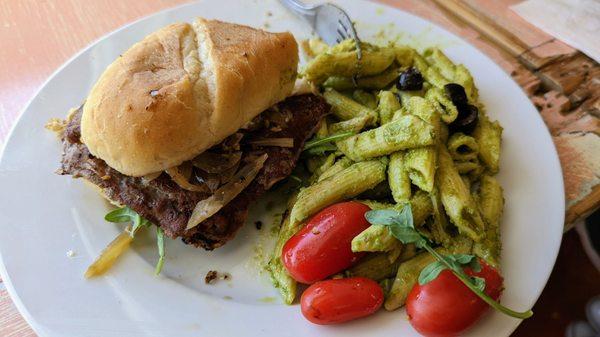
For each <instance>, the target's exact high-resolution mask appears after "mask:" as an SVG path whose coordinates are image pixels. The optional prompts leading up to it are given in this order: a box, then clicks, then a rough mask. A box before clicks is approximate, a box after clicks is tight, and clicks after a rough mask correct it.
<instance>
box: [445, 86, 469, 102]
mask: <svg viewBox="0 0 600 337" xmlns="http://www.w3.org/2000/svg"><path fill="white" fill-rule="evenodd" d="M444 91H445V92H446V95H448V97H450V100H451V101H452V103H454V105H456V106H457V107H458V105H459V104H468V103H469V101H468V100H467V93H466V92H465V88H463V86H462V85H460V84H456V83H448V84H446V85H445V86H444Z"/></svg>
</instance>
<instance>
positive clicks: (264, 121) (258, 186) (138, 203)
mask: <svg viewBox="0 0 600 337" xmlns="http://www.w3.org/2000/svg"><path fill="white" fill-rule="evenodd" d="M328 112H329V106H328V105H327V103H325V101H324V100H323V99H322V98H320V97H318V96H315V95H310V94H309V95H300V96H294V97H290V98H288V99H286V100H285V101H283V102H281V103H279V104H277V105H276V106H274V107H273V108H271V109H269V110H267V111H265V112H263V113H262V114H261V115H260V116H259V117H257V118H256V119H255V120H254V121H253V123H250V124H251V127H249V128H248V129H246V130H240V132H241V133H242V134H243V136H241V137H240V135H239V134H235V135H233V136H232V137H230V138H228V139H226V140H225V141H223V143H221V144H219V145H217V146H216V147H215V149H214V150H216V151H223V150H227V149H230V148H233V149H235V148H238V147H240V148H241V150H242V151H243V155H242V159H241V161H242V162H244V161H245V160H247V159H248V158H252V157H254V156H257V155H260V154H262V153H267V154H268V159H267V161H266V162H265V164H264V166H263V168H262V169H261V171H260V172H259V174H258V175H257V176H256V178H255V179H254V181H253V182H252V183H251V184H250V185H249V186H248V187H247V188H246V189H245V190H244V191H242V193H240V194H239V195H238V196H237V197H236V198H235V199H233V200H232V201H231V202H230V203H229V204H227V205H225V206H224V207H223V208H222V209H221V210H220V211H219V212H217V213H216V214H215V215H213V216H212V217H210V218H208V219H207V220H205V221H203V222H202V223H200V224H199V225H198V226H196V227H194V228H192V229H190V230H185V227H186V225H187V221H188V219H189V217H190V215H191V213H192V211H193V209H194V207H195V206H196V203H198V202H199V201H200V200H203V199H205V198H207V197H208V196H209V194H206V193H203V192H191V191H187V190H184V189H182V188H181V187H179V185H177V184H176V183H175V182H173V181H172V180H171V179H170V177H169V176H168V175H167V174H164V173H163V174H161V175H160V176H159V177H158V178H156V179H154V180H151V181H147V180H144V179H142V178H140V177H130V176H125V175H123V174H121V173H119V172H118V171H116V170H114V169H113V168H111V167H109V166H108V165H107V164H106V163H105V162H104V161H103V160H101V159H99V158H96V157H94V156H93V155H91V154H90V152H89V150H88V148H87V147H86V146H85V144H83V143H81V141H80V136H81V129H80V124H81V108H80V110H79V111H78V112H76V113H75V114H74V115H73V116H72V118H71V119H70V121H69V123H68V125H67V127H66V129H65V131H64V133H63V137H62V139H63V156H62V165H61V168H60V169H59V171H58V172H59V173H60V174H64V175H71V176H73V177H75V178H80V177H81V178H84V179H86V180H88V181H90V182H91V183H93V184H95V185H97V186H98V187H100V188H101V189H102V190H103V191H104V194H105V195H106V197H108V198H109V199H110V200H112V201H114V202H117V203H119V204H122V205H127V206H129V207H130V208H132V209H133V210H134V211H136V212H138V213H139V214H140V215H141V216H142V217H144V218H146V219H148V220H150V221H151V222H152V223H154V224H156V225H157V226H160V227H161V228H162V229H163V230H164V232H165V234H167V235H168V236H169V237H171V238H177V237H180V238H181V239H182V240H183V242H185V243H187V244H191V245H194V246H197V247H202V248H204V249H207V250H212V249H215V248H217V247H220V246H222V245H223V244H225V243H226V242H227V241H229V240H231V239H232V238H233V237H234V236H235V233H236V232H237V230H238V229H239V228H240V227H241V226H242V225H243V224H244V222H245V221H246V217H247V213H248V207H249V205H250V203H251V201H252V200H254V199H256V198H257V197H258V196H260V195H261V194H263V193H264V192H265V191H266V190H268V189H269V188H271V187H272V186H273V185H274V184H275V183H277V182H278V181H280V180H282V179H284V178H285V177H287V176H288V175H290V173H291V172H292V170H293V169H294V167H295V165H296V162H297V161H298V157H299V156H300V152H301V151H302V148H303V147H304V142H305V141H306V140H307V139H308V138H309V137H311V136H312V134H313V133H314V131H315V129H316V126H317V124H318V121H319V120H320V119H321V117H323V116H324V115H325V114H327V113H328ZM264 138H293V139H294V147H293V148H282V147H268V146H257V145H250V142H251V141H252V140H256V139H264ZM238 144H239V145H238Z"/></svg>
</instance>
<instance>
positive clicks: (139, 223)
mask: <svg viewBox="0 0 600 337" xmlns="http://www.w3.org/2000/svg"><path fill="white" fill-rule="evenodd" d="M104 219H105V220H106V221H109V222H116V223H122V222H131V223H132V225H131V229H125V230H126V231H128V232H129V235H130V236H131V237H132V238H133V237H134V236H135V233H136V232H137V231H138V230H139V229H140V228H142V227H145V228H149V227H150V226H151V225H152V223H151V222H150V221H148V220H146V219H144V218H142V216H141V215H139V214H138V213H137V212H136V211H134V210H132V209H131V208H129V207H127V206H125V207H122V208H117V209H115V210H112V211H110V212H108V213H107V214H106V215H105V216H104ZM156 245H157V246H158V256H159V258H158V263H157V264H156V268H155V269H154V273H155V274H156V275H158V274H160V271H161V270H162V267H163V264H164V263H165V235H164V232H163V230H162V229H161V228H160V227H158V226H156Z"/></svg>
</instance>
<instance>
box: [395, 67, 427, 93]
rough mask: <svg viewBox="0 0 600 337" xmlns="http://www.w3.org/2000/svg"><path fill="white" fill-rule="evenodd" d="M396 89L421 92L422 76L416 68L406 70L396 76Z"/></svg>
mask: <svg viewBox="0 0 600 337" xmlns="http://www.w3.org/2000/svg"><path fill="white" fill-rule="evenodd" d="M396 88H398V89H399V90H421V89H423V75H421V73H420V72H419V70H418V69H417V68H414V67H411V68H408V69H406V70H405V71H403V72H401V73H400V76H398V80H397V82H396Z"/></svg>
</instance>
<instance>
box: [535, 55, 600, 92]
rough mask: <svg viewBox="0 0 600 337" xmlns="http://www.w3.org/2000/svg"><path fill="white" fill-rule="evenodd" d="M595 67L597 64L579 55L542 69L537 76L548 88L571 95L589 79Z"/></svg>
mask: <svg viewBox="0 0 600 337" xmlns="http://www.w3.org/2000/svg"><path fill="white" fill-rule="evenodd" d="M595 67H597V64H596V62H594V61H593V60H592V59H590V58H589V57H587V56H585V55H584V54H581V53H579V54H578V55H576V56H575V57H571V58H568V59H565V60H562V61H558V62H555V63H553V64H550V65H548V66H546V67H544V68H542V69H540V71H539V72H538V74H537V75H538V77H539V78H540V79H541V80H542V83H543V84H544V85H545V86H547V87H548V88H550V89H552V90H556V91H560V92H562V93H564V94H565V95H569V94H570V93H572V92H574V91H575V90H576V89H577V88H578V87H579V86H580V85H581V84H582V83H583V82H584V81H585V80H586V79H588V77H589V76H590V75H591V73H592V71H593V68H595Z"/></svg>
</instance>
